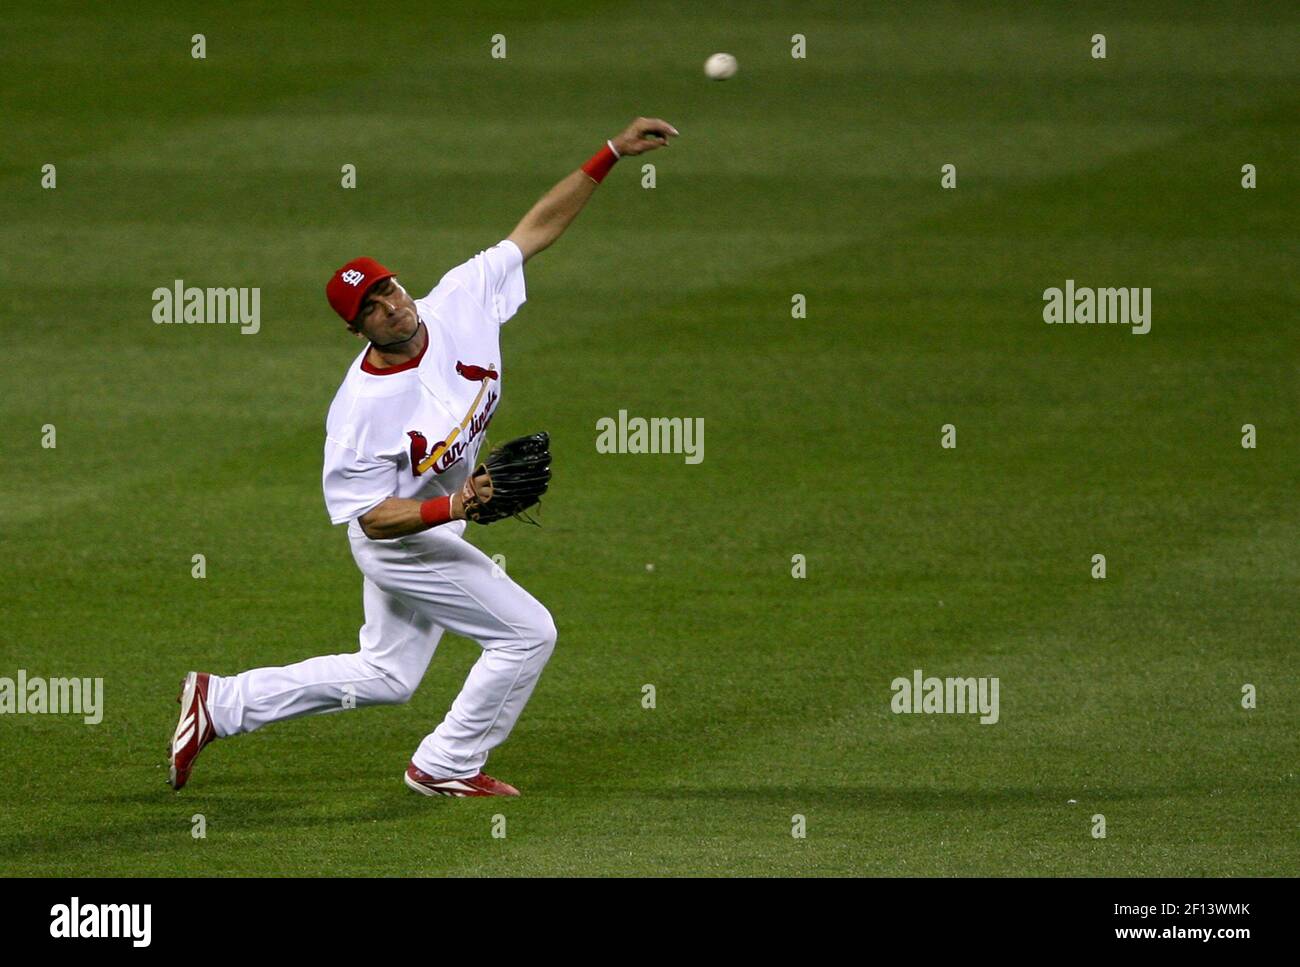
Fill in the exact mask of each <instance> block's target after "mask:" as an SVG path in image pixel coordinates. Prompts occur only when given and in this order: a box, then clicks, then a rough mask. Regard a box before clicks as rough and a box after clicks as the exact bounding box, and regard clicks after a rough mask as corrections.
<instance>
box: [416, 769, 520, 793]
mask: <svg viewBox="0 0 1300 967" xmlns="http://www.w3.org/2000/svg"><path fill="white" fill-rule="evenodd" d="M402 778H404V779H405V780H406V784H407V785H408V786H410V787H411V788H412V789H414V790H415V791H416V792H418V793H421V794H423V795H425V796H517V795H519V790H518V789H516V788H515V787H514V786H512V785H510V784H509V783H506V782H500V781H498V780H496V779H493V778H492V777H491V776H488V775H484V774H483V773H481V772H480V773H479V774H478V775H477V776H473V777H472V778H469V779H437V778H435V777H433V776H431V775H429V774H428V773H427V772H425V771H423V770H422V769H418V768H416V765H415V763H414V762H412V763H411V764H410V765H409V766H407V767H406V775H405V776H403V777H402Z"/></svg>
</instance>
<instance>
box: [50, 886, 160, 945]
mask: <svg viewBox="0 0 1300 967" xmlns="http://www.w3.org/2000/svg"><path fill="white" fill-rule="evenodd" d="M152 922H153V905H152V904H149V903H82V902H81V898H80V897H75V896H74V897H73V898H72V901H71V902H70V903H56V904H55V905H54V906H52V907H50V936H51V937H54V938H56V939H63V940H77V939H81V938H87V937H93V938H97V939H129V940H130V941H131V946H133V947H147V946H149V943H150V940H151V938H152V934H153V930H152V929H151V928H152Z"/></svg>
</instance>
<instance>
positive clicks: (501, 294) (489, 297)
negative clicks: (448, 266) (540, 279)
mask: <svg viewBox="0 0 1300 967" xmlns="http://www.w3.org/2000/svg"><path fill="white" fill-rule="evenodd" d="M447 283H454V284H456V285H458V286H460V287H461V288H462V289H464V290H465V291H466V292H468V293H469V294H470V295H471V296H472V297H473V298H474V300H475V301H476V302H478V303H479V305H481V306H482V307H483V308H484V309H485V310H487V313H488V315H489V316H490V317H491V318H492V319H493V321H495V322H496V323H497V324H498V325H500V324H502V323H504V322H505V321H506V320H508V319H509V318H510V317H511V316H513V315H514V314H515V313H516V312H518V311H519V307H520V306H522V305H523V304H524V301H525V300H526V299H527V293H526V291H525V290H524V253H523V252H521V251H520V250H519V246H518V245H516V244H515V243H514V242H512V241H510V240H509V239H504V240H503V241H500V242H498V243H497V244H496V245H494V246H492V247H491V248H490V249H487V250H486V251H483V252H479V253H478V255H475V256H474V257H473V258H472V259H470V260H469V261H468V262H465V263H463V264H461V265H458V266H456V267H455V268H454V269H452V270H451V271H450V272H448V273H447V274H446V275H444V276H443V277H442V281H441V282H439V283H438V284H439V285H445V284H447Z"/></svg>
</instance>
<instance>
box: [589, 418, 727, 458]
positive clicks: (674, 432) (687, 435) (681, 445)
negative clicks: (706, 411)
mask: <svg viewBox="0 0 1300 967" xmlns="http://www.w3.org/2000/svg"><path fill="white" fill-rule="evenodd" d="M596 430H597V432H598V435H597V437H596V452H597V453H682V454H685V455H686V462H687V463H700V462H701V461H703V460H704V417H702V416H697V417H694V418H691V417H689V416H688V417H680V416H674V417H662V416H654V417H651V418H650V419H648V420H647V419H646V418H645V417H643V416H633V417H630V418H629V417H628V415H627V410H619V411H618V419H617V420H615V419H614V417H612V416H602V417H601V418H600V419H599V420H597V421H596Z"/></svg>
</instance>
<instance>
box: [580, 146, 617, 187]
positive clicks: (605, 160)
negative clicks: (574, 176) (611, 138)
mask: <svg viewBox="0 0 1300 967" xmlns="http://www.w3.org/2000/svg"><path fill="white" fill-rule="evenodd" d="M617 160H618V152H617V151H615V150H614V146H613V145H612V144H610V142H608V141H606V142H605V147H603V148H601V149H600V150H599V151H597V152H596V153H595V154H593V155H592V156H591V158H590V159H589V160H588V161H587V163H586V164H585V165H583V166H582V170H583V173H584V174H586V176H587V177H588V178H590V179H591V180H592V181H594V182H595V183H596V184H600V183H601V182H602V181H603V180H604V179H605V176H606V175H607V174H609V169H610V168H612V167H614V162H615V161H617Z"/></svg>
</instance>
